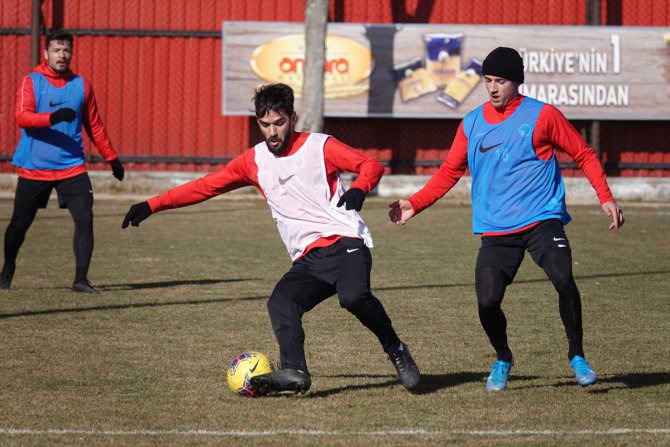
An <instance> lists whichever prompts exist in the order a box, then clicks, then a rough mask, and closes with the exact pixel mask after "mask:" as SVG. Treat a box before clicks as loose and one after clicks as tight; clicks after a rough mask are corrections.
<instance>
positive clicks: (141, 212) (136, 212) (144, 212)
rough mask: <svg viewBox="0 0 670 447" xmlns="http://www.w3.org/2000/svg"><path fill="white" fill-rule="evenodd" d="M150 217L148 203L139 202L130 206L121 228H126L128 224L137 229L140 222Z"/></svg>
mask: <svg viewBox="0 0 670 447" xmlns="http://www.w3.org/2000/svg"><path fill="white" fill-rule="evenodd" d="M149 216H151V207H150V206H149V203H148V202H140V203H136V204H135V205H133V206H131V207H130V209H129V210H128V214H126V217H124V218H123V223H122V224H121V228H128V224H130V225H132V226H133V227H139V226H140V222H142V221H143V220H144V219H146V218H147V217H149Z"/></svg>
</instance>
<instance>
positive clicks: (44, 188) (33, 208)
mask: <svg viewBox="0 0 670 447" xmlns="http://www.w3.org/2000/svg"><path fill="white" fill-rule="evenodd" d="M51 188H52V186H51V184H50V183H48V182H38V181H35V180H26V179H24V178H21V177H19V180H18V184H17V186H16V194H15V197H14V211H13V212H12V219H11V220H10V221H9V225H7V229H6V230H5V247H4V254H5V262H4V265H3V266H2V272H0V290H3V289H9V288H10V286H11V283H12V278H13V277H14V271H15V270H16V258H17V256H18V255H19V249H20V248H21V245H23V241H24V240H25V238H26V233H27V232H28V229H29V228H30V226H31V225H32V223H33V221H34V220H35V216H36V215H37V210H38V209H39V208H45V207H46V205H47V202H48V201H49V195H50V194H51Z"/></svg>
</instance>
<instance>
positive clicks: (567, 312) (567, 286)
mask: <svg viewBox="0 0 670 447" xmlns="http://www.w3.org/2000/svg"><path fill="white" fill-rule="evenodd" d="M528 251H529V252H530V254H531V256H532V257H533V260H534V261H535V262H536V263H537V264H538V265H539V266H540V267H542V269H543V270H544V271H545V273H546V274H547V276H548V277H549V279H550V280H551V282H552V284H553V285H554V288H555V289H556V291H557V292H558V309H559V312H560V314H561V320H562V321H563V326H564V327H565V334H566V336H567V338H568V359H569V360H570V367H571V368H572V370H573V372H574V373H575V379H576V380H577V383H579V384H580V385H582V386H586V385H591V384H592V383H595V382H596V380H597V375H596V372H595V371H594V370H593V369H591V366H590V365H589V363H588V362H587V361H586V359H585V358H584V347H583V344H582V339H583V334H584V332H583V329H582V301H581V298H580V296H579V290H578V289H577V284H576V283H575V279H574V277H573V275H572V251H571V250H570V243H569V242H568V238H567V236H566V235H565V230H564V228H563V224H562V223H561V222H560V221H558V220H549V221H546V222H542V223H541V224H540V225H538V226H537V227H536V228H535V229H534V231H533V232H532V233H531V234H530V236H529V239H528Z"/></svg>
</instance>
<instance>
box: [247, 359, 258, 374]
mask: <svg viewBox="0 0 670 447" xmlns="http://www.w3.org/2000/svg"><path fill="white" fill-rule="evenodd" d="M259 363H260V360H259V361H257V362H256V364H255V365H254V367H253V368H249V372H250V373H252V372H254V371H256V368H257V367H258V364H259Z"/></svg>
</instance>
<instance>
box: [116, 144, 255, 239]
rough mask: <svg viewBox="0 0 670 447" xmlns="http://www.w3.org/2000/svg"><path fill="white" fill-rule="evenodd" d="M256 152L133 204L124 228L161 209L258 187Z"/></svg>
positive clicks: (252, 151) (243, 155)
mask: <svg viewBox="0 0 670 447" xmlns="http://www.w3.org/2000/svg"><path fill="white" fill-rule="evenodd" d="M253 153H254V150H253V149H250V150H248V151H247V152H245V153H243V154H241V155H238V156H237V157H235V158H234V159H233V160H232V161H231V162H230V163H228V164H227V165H225V166H224V167H223V168H221V169H219V170H218V171H216V172H214V173H212V174H208V175H206V176H204V177H200V178H198V179H196V180H193V181H191V182H188V183H185V184H183V185H180V186H177V187H176V188H172V189H170V190H168V191H166V192H164V193H162V194H160V195H157V196H155V197H152V198H150V199H148V200H147V201H145V202H140V203H136V204H135V205H133V206H131V207H130V210H129V211H128V213H127V214H126V216H125V218H124V219H123V223H122V224H121V228H126V227H127V226H128V225H129V224H130V225H132V226H134V227H136V226H139V224H140V222H142V221H143V220H145V219H146V218H148V217H149V216H150V215H151V214H153V213H156V212H158V211H163V210H167V209H173V208H181V207H184V206H189V205H194V204H196V203H200V202H204V201H205V200H208V199H211V198H212V197H216V196H218V195H221V194H224V193H226V192H228V191H232V190H234V189H237V188H241V187H242V186H248V185H254V186H258V168H257V167H256V163H255V162H254V158H253Z"/></svg>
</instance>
